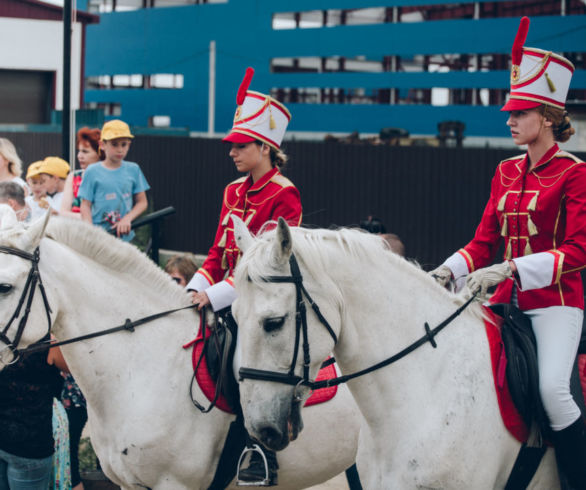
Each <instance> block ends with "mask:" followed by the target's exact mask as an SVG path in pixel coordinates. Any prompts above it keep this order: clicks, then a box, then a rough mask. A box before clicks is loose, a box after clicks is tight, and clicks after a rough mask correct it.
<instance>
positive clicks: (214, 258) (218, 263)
mask: <svg viewBox="0 0 586 490" xmlns="http://www.w3.org/2000/svg"><path fill="white" fill-rule="evenodd" d="M227 192H228V188H226V189H225V190H224V199H222V210H221V211H220V221H219V223H218V229H217V230H216V237H215V238H214V244H213V245H212V247H211V248H210V250H209V251H208V256H207V257H206V259H205V261H204V263H203V264H202V266H201V268H200V269H199V270H198V271H197V272H199V273H200V274H203V275H204V276H205V277H206V279H207V280H208V281H209V282H210V284H216V283H217V282H220V281H221V280H222V279H223V278H224V275H225V274H226V270H227V269H226V268H223V267H222V257H223V256H224V248H225V243H221V242H222V238H223V237H224V230H225V228H226V223H224V221H225V218H226V215H227V214H228V208H227V207H226V205H225V202H226V193H227Z"/></svg>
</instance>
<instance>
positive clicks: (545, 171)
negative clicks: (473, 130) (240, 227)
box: [430, 17, 586, 488]
mask: <svg viewBox="0 0 586 490" xmlns="http://www.w3.org/2000/svg"><path fill="white" fill-rule="evenodd" d="M528 29H529V19H528V18H527V17H523V19H521V24H520V27H519V31H518V32H517V36H516V38H515V42H514V44H513V50H512V68H511V91H510V97H509V100H508V102H507V103H506V104H505V106H504V107H503V108H502V109H501V110H502V111H507V112H509V118H508V120H507V125H508V126H509V128H510V131H511V136H512V138H513V141H514V142H515V144H517V145H527V152H526V153H525V154H523V155H520V156H516V157H512V158H509V159H507V160H504V161H502V162H501V163H500V164H499V166H498V167H497V170H496V174H495V176H494V178H493V180H492V186H491V193H490V199H489V201H488V203H487V204H486V207H485V209H484V214H483V215H482V219H481V221H480V225H479V226H478V228H477V229H476V233H475V235H474V238H473V239H472V241H471V242H470V243H468V244H467V245H466V246H465V247H464V248H462V249H460V250H458V251H457V252H456V253H455V254H453V255H452V256H451V257H449V258H448V259H447V260H446V261H445V262H444V263H443V264H442V265H441V266H439V267H438V268H437V269H435V270H434V271H432V272H431V273H430V274H432V275H433V276H434V277H435V279H436V280H437V281H438V282H439V283H440V284H442V285H448V284H449V283H450V282H452V281H454V280H455V281H456V287H457V288H459V287H461V286H462V285H463V282H464V281H463V280H462V278H464V277H466V276H467V278H466V280H465V282H466V285H467V286H468V288H469V289H470V292H471V293H476V292H480V293H482V294H484V293H485V292H486V289H487V288H489V287H491V286H497V288H496V291H495V293H494V295H493V296H492V297H491V299H490V302H491V303H509V302H512V303H513V304H514V305H516V306H518V307H519V308H520V309H521V310H522V311H523V312H524V313H525V314H526V315H527V316H528V317H529V318H530V319H531V323H532V328H533V332H534V333H535V337H536V340H537V357H538V370H539V390H540V395H541V398H542V400H543V405H544V408H545V411H546V413H547V415H548V418H549V422H550V426H551V428H552V430H553V442H554V443H555V447H556V452H557V455H558V459H559V462H560V465H561V467H562V469H563V470H564V472H565V473H566V476H567V477H568V480H569V482H570V484H571V485H572V486H573V487H574V488H586V427H585V423H584V420H583V419H582V416H581V413H580V410H579V408H578V406H577V404H576V403H575V401H574V399H573V398H572V395H571V393H570V374H571V371H572V367H573V364H574V361H575V357H576V353H577V350H578V344H579V342H580V335H581V332H582V319H583V314H584V291H583V286H582V280H581V277H580V270H582V269H584V267H586V164H585V163H584V162H582V161H581V160H580V159H578V158H577V157H575V156H574V155H572V154H570V153H567V152H565V151H563V150H561V149H560V148H559V147H558V145H557V142H561V143H563V142H565V141H567V140H568V139H569V138H570V136H571V135H572V134H574V129H573V128H572V126H571V123H570V118H569V116H568V114H567V112H566V111H565V101H566V96H567V93H568V89H569V86H570V80H571V78H572V74H573V72H574V66H573V65H572V63H571V62H570V61H569V60H567V59H566V58H564V57H562V56H559V55H557V54H554V53H552V52H551V51H544V50H541V49H536V48H528V47H525V46H524V43H525V39H526V36H527V32H528ZM502 239H504V244H505V257H504V258H505V260H504V262H502V263H498V264H496V265H492V266H489V267H487V266H488V265H489V264H491V263H492V260H493V259H494V257H495V255H496V253H497V251H498V249H499V245H500V243H501V240H502Z"/></svg>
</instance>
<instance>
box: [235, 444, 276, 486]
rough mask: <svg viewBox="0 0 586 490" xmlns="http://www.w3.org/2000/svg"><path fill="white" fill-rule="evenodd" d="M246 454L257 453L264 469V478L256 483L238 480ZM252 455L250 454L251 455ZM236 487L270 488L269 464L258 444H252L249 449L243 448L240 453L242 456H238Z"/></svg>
mask: <svg viewBox="0 0 586 490" xmlns="http://www.w3.org/2000/svg"><path fill="white" fill-rule="evenodd" d="M247 453H259V454H260V456H261V458H262V461H263V464H264V467H265V477H264V479H262V480H258V481H244V480H241V479H240V466H241V465H242V460H243V459H244V456H246V454H247ZM251 455H252V454H251ZM236 486H238V487H270V486H271V481H270V479H269V463H268V461H267V457H266V456H265V453H264V452H263V450H262V449H261V448H260V446H259V445H258V444H253V445H252V446H251V447H245V448H244V450H243V451H242V454H241V455H240V458H238V469H237V470H236Z"/></svg>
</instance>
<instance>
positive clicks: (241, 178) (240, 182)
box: [226, 175, 248, 187]
mask: <svg viewBox="0 0 586 490" xmlns="http://www.w3.org/2000/svg"><path fill="white" fill-rule="evenodd" d="M247 178H248V176H247V175H245V176H244V177H240V178H238V179H236V180H233V181H232V182H230V183H229V184H228V185H227V186H226V187H230V186H231V185H234V184H242V182H244V181H245V180H246V179H247Z"/></svg>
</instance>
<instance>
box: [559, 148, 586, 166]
mask: <svg viewBox="0 0 586 490" xmlns="http://www.w3.org/2000/svg"><path fill="white" fill-rule="evenodd" d="M555 156H556V157H559V158H568V159H570V160H573V161H574V162H576V163H584V160H581V159H579V158H578V157H577V156H576V155H572V154H571V153H568V152H567V151H564V150H560V151H558V152H557V153H556V154H555Z"/></svg>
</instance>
